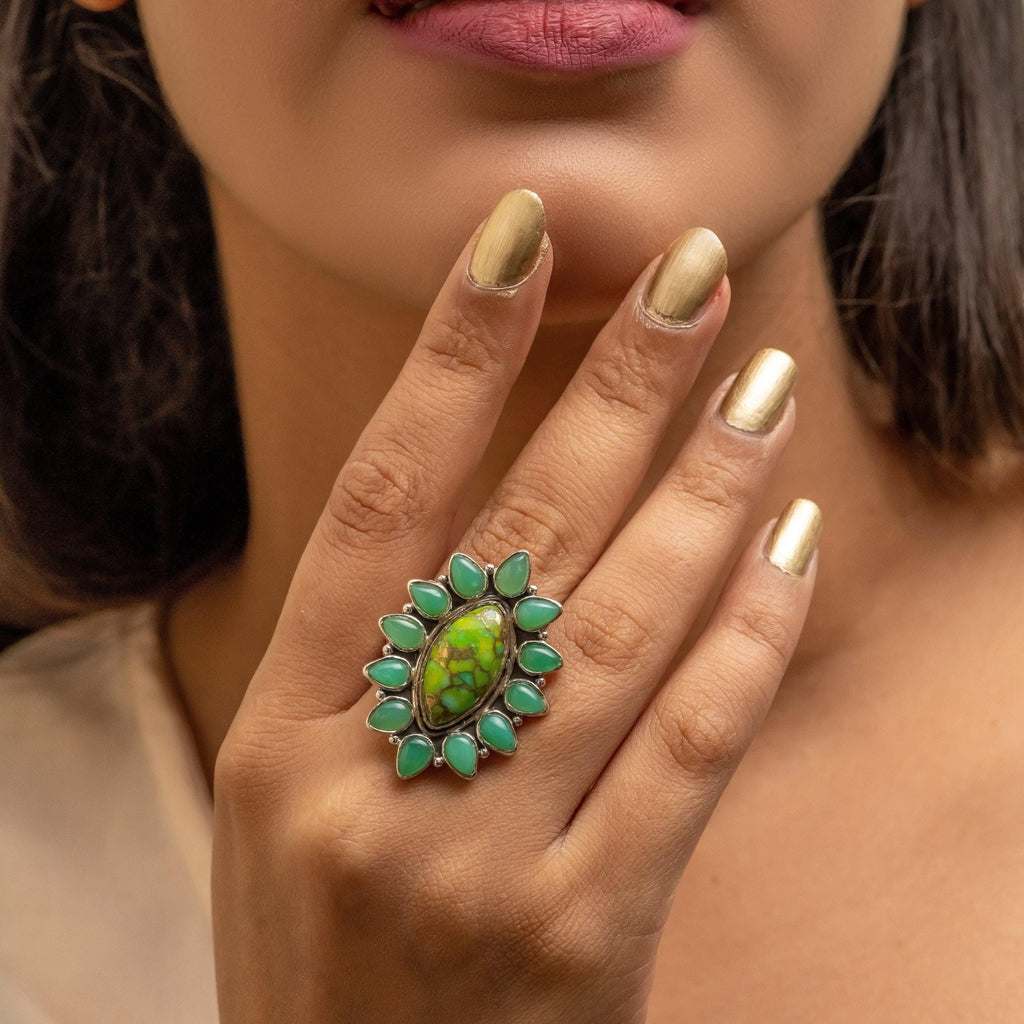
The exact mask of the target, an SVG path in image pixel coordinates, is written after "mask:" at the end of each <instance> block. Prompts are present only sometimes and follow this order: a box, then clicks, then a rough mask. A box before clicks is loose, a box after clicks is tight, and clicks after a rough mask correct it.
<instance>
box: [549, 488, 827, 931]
mask: <svg viewBox="0 0 1024 1024" xmlns="http://www.w3.org/2000/svg"><path fill="white" fill-rule="evenodd" d="M820 532H821V513H820V511H819V510H818V507H817V506H816V505H815V504H814V503H813V502H810V501H805V500H802V499H800V500H797V501H794V502H791V503H790V505H789V506H787V508H786V510H785V511H784V512H783V514H782V516H780V517H779V519H778V520H777V521H776V523H772V524H769V525H768V526H767V527H765V529H764V531H762V532H761V533H760V534H759V535H758V536H757V537H756V538H755V540H754V542H753V543H752V544H751V546H750V547H749V548H748V549H747V551H746V552H745V554H744V555H743V557H742V558H741V559H740V561H739V564H738V565H737V566H736V568H735V569H734V570H733V572H732V575H731V576H730V578H729V580H728V582H727V584H726V586H725V589H724V590H723V592H722V595H721V597H720V598H719V601H718V605H717V607H716V608H715V611H714V614H713V615H712V617H711V621H710V622H709V623H708V625H707V627H706V628H705V630H704V632H703V633H702V634H701V635H700V637H699V638H698V640H697V642H696V643H695V644H694V646H693V648H692V649H691V650H690V652H689V653H688V654H687V656H686V657H685V659H684V660H683V662H682V663H681V664H680V666H679V667H678V668H677V669H676V670H675V671H674V673H673V674H672V675H671V676H670V677H669V679H668V680H667V682H666V683H665V685H664V686H663V687H662V688H661V690H660V691H659V692H658V693H657V695H656V696H655V698H654V699H653V700H652V702H651V704H650V705H649V706H648V708H647V709H646V711H645V712H644V713H643V715H642V716H641V717H640V718H639V719H638V720H637V722H636V724H635V725H634V727H633V729H632V730H631V732H630V733H629V735H628V736H627V737H626V739H625V741H624V742H623V743H622V745H621V746H620V747H619V750H618V752H617V753H616V755H615V757H614V758H613V759H612V760H611V761H610V762H609V764H608V766H607V767H606V768H605V770H604V772H603V773H602V775H601V777H600V778H599V779H598V781H597V783H596V784H595V786H594V787H593V788H592V789H591V791H590V793H589V794H588V796H587V798H586V800H585V801H584V803H583V804H582V805H581V806H580V807H579V809H578V811H577V813H576V816H575V818H574V820H573V822H572V824H571V826H570V827H569V830H568V833H567V834H566V835H564V837H563V845H562V847H561V853H562V854H567V855H568V856H570V857H576V858H581V861H580V862H579V863H578V865H577V866H578V869H579V870H581V871H582V872H583V873H584V875H588V876H591V877H596V878H598V879H600V883H599V889H600V891H601V892H602V895H604V896H605V898H606V899H608V900H609V901H610V904H611V905H610V906H609V907H607V908H606V909H607V910H608V911H609V912H610V913H611V914H613V915H614V916H620V915H621V914H622V912H623V910H624V909H625V908H623V907H622V906H621V899H622V895H621V894H622V893H624V892H629V891H631V890H634V889H635V888H636V886H637V882H638V880H639V879H643V880H644V886H645V888H648V887H649V891H654V892H660V893H662V894H663V895H664V896H665V897H666V899H667V898H669V897H671V894H672V892H673V891H674V889H675V887H676V885H677V883H678V881H679V877H680V875H681V874H682V872H683V869H684V868H685V866H686V863H687V861H688V860H689V858H690V855H691V854H692V852H693V849H694V847H695V846H696V845H697V840H698V839H699V838H700V835H701V833H702V832H703V830H704V827H705V825H706V824H707V822H708V819H709V818H710V817H711V813H712V811H713V810H714V808H715V805H716V803H717V802H718V799H719V797H720V796H721V794H722V791H723V790H724V789H725V786H726V784H727V783H728V781H729V779H730V778H731V776H732V773H733V771H734V770H735V768H736V766H737V765H738V763H739V761H740V759H741V758H742V757H743V755H744V753H745V752H746V750H747V747H748V746H749V745H750V742H751V740H752V739H753V738H754V735H755V733H756V732H757V730H758V728H759V727H760V725H761V722H762V721H763V720H764V717H765V715H766V713H767V711H768V708H769V706H770V705H771V702H772V699H773V698H774V696H775V691H776V689H777V688H778V685H779V682H780V680H781V679H782V675H783V673H784V672H785V670H786V667H787V665H788V664H789V660H790V658H791V657H792V654H793V651H794V649H795V647H796V643H797V640H798V638H799V636H800V631H801V630H802V629H803V624H804V619H805V618H806V615H807V608H808V605H809V603H810V598H811V591H812V589H813V586H814V577H815V574H816V571H817V557H816V554H815V551H816V545H817V539H818V536H819V534H820ZM616 904H618V906H617V907H616V906H615V905H616ZM660 909H663V907H657V908H656V907H655V906H653V905H652V904H651V903H650V902H648V901H646V900H644V901H638V902H637V903H634V904H633V911H638V912H641V913H643V912H644V911H648V912H649V911H652V910H660ZM621 923H622V924H625V922H621ZM640 923H641V922H633V924H640Z"/></svg>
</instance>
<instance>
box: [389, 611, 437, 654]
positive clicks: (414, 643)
mask: <svg viewBox="0 0 1024 1024" xmlns="http://www.w3.org/2000/svg"><path fill="white" fill-rule="evenodd" d="M380 628H381V632H383V634H384V635H385V636H386V637H387V638H388V640H390V641H391V643H393V644H394V645H395V646H396V647H397V648H398V649H399V650H400V651H417V650H419V649H420V648H421V647H422V646H423V641H424V640H426V638H427V634H426V632H425V631H424V629H423V623H422V622H420V621H419V619H414V618H413V617H412V616H411V615H385V616H384V618H383V619H381V620H380Z"/></svg>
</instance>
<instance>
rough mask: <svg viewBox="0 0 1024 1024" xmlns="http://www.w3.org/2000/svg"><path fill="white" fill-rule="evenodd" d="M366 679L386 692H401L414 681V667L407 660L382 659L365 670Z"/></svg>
mask: <svg viewBox="0 0 1024 1024" xmlns="http://www.w3.org/2000/svg"><path fill="white" fill-rule="evenodd" d="M363 671H364V672H365V673H366V677H367V678H368V679H370V680H371V681H372V682H375V683H376V684H377V685H378V686H383V687H384V689H385V690H400V689H401V688H402V687H403V686H405V685H406V684H407V683H408V682H409V680H410V679H412V665H410V664H409V662H407V661H406V660H405V658H395V657H391V658H380V659H378V660H377V661H371V662H370V664H369V665H367V666H366V668H365V669H364V670H363Z"/></svg>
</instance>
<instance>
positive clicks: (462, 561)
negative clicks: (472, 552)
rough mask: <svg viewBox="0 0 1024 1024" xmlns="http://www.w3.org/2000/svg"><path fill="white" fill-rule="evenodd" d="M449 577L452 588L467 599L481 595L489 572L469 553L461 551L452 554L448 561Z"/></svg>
mask: <svg viewBox="0 0 1024 1024" xmlns="http://www.w3.org/2000/svg"><path fill="white" fill-rule="evenodd" d="M448 579H449V580H451V584H452V590H454V591H455V593H456V594H458V595H459V597H464V598H465V599H466V600H467V601H471V600H472V599H473V598H474V597H479V596H480V595H481V594H482V593H483V592H484V587H486V586H487V573H485V572H484V571H483V569H481V568H480V566H479V565H477V564H476V562H474V561H473V559H472V558H470V557H469V555H463V554H461V553H459V554H454V555H452V557H451V561H449V563H448Z"/></svg>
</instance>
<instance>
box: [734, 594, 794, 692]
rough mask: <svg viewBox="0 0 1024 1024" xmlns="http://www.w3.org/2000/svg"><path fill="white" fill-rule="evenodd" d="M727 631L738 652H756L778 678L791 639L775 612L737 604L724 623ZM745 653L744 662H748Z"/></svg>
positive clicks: (791, 647) (791, 632)
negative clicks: (751, 650)
mask: <svg viewBox="0 0 1024 1024" xmlns="http://www.w3.org/2000/svg"><path fill="white" fill-rule="evenodd" d="M725 628H726V630H727V632H728V633H729V634H730V635H731V636H732V637H733V639H734V642H735V643H736V645H737V646H738V647H739V648H740V650H741V651H747V652H749V651H750V649H751V648H753V650H754V651H755V652H756V654H757V659H758V661H759V662H760V663H762V665H763V666H764V667H766V668H768V669H769V670H771V671H772V672H773V673H775V674H778V675H781V674H782V672H783V671H784V670H785V668H786V665H788V664H789V658H790V655H791V653H792V651H793V647H794V644H795V637H794V635H793V631H792V630H791V628H790V626H789V625H788V623H787V622H786V621H785V620H784V619H782V618H780V617H779V613H778V612H777V611H776V610H775V609H773V608H770V607H768V606H766V605H757V604H754V605H741V606H740V607H738V608H736V609H734V610H733V611H732V613H731V614H730V616H729V619H728V621H727V623H726V627H725ZM749 660H750V657H749V653H748V654H747V656H746V657H745V658H744V661H748V662H749Z"/></svg>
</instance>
